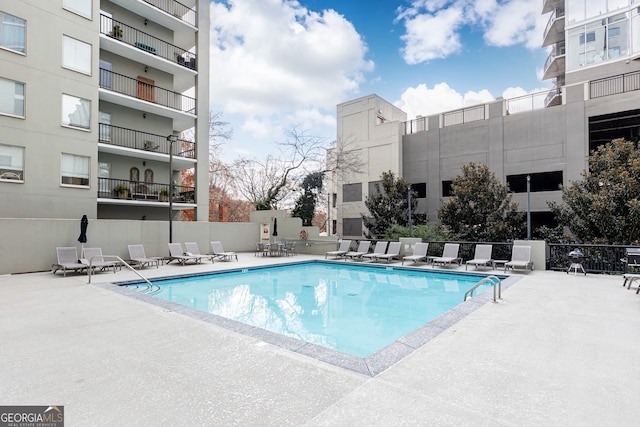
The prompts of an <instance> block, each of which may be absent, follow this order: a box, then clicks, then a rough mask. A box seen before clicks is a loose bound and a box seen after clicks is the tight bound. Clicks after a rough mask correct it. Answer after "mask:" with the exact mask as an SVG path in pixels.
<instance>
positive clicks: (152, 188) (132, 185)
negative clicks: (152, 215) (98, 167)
mask: <svg viewBox="0 0 640 427" xmlns="http://www.w3.org/2000/svg"><path fill="white" fill-rule="evenodd" d="M98 198H101V199H122V200H138V201H148V202H169V184H159V183H156V182H143V181H130V180H127V179H113V178H98ZM172 202H173V203H195V187H190V186H186V185H174V186H173V201H172Z"/></svg>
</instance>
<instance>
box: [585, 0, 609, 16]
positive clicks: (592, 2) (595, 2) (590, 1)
mask: <svg viewBox="0 0 640 427" xmlns="http://www.w3.org/2000/svg"><path fill="white" fill-rule="evenodd" d="M585 6H586V8H585V14H586V17H587V18H591V17H594V16H598V15H602V14H604V13H607V0H587V1H586V2H585Z"/></svg>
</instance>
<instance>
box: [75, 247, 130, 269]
mask: <svg viewBox="0 0 640 427" xmlns="http://www.w3.org/2000/svg"><path fill="white" fill-rule="evenodd" d="M80 262H81V263H83V264H86V265H87V266H88V267H91V268H92V269H93V271H94V272H95V271H96V270H100V271H105V270H109V269H110V268H111V269H113V272H114V273H115V272H116V267H118V266H119V265H120V263H119V262H118V261H105V260H104V258H103V257H102V248H84V249H83V250H82V259H81V260H80Z"/></svg>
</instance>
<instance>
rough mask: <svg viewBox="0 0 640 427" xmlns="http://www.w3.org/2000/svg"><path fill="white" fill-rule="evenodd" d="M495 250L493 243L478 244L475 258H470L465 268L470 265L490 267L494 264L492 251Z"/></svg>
mask: <svg viewBox="0 0 640 427" xmlns="http://www.w3.org/2000/svg"><path fill="white" fill-rule="evenodd" d="M492 251H493V245H476V252H475V255H474V256H473V259H470V260H469V261H467V262H466V263H465V264H464V269H465V270H466V269H467V267H469V266H470V265H473V266H475V267H476V268H478V267H488V266H490V265H492V264H493V260H492V259H491V252H492Z"/></svg>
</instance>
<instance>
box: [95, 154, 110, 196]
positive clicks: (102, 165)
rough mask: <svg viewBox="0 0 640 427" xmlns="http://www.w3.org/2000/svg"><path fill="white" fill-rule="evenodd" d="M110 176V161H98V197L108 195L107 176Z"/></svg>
mask: <svg viewBox="0 0 640 427" xmlns="http://www.w3.org/2000/svg"><path fill="white" fill-rule="evenodd" d="M110 177H111V163H106V162H98V197H109V196H110V195H111V193H110V192H109V178H110Z"/></svg>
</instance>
